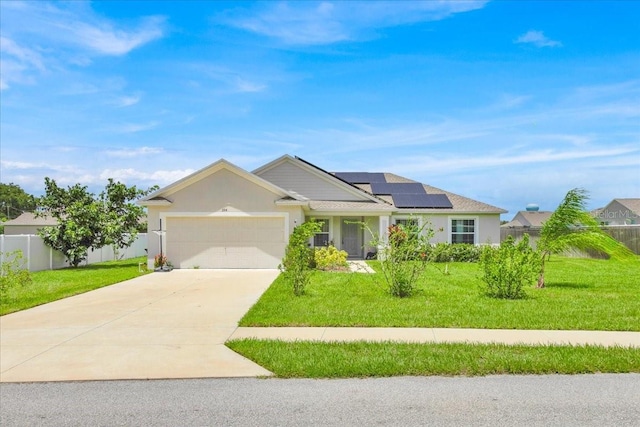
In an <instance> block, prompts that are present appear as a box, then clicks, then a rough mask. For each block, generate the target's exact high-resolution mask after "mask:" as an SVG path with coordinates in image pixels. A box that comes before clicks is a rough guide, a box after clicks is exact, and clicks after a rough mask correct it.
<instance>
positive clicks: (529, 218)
mask: <svg viewBox="0 0 640 427" xmlns="http://www.w3.org/2000/svg"><path fill="white" fill-rule="evenodd" d="M552 213H553V212H549V211H520V212H518V213H517V214H516V216H514V217H513V219H512V220H511V221H509V222H507V223H506V224H503V225H501V227H503V228H519V227H522V228H542V224H544V222H545V221H546V220H548V219H549V217H551V214H552Z"/></svg>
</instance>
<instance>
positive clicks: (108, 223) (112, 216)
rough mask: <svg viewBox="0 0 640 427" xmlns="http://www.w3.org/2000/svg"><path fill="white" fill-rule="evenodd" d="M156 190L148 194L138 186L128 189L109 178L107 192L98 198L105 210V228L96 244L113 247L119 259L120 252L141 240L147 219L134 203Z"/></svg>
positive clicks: (141, 209) (142, 209)
mask: <svg viewBox="0 0 640 427" xmlns="http://www.w3.org/2000/svg"><path fill="white" fill-rule="evenodd" d="M156 189H157V187H156V186H154V187H151V188H150V189H149V190H146V191H145V190H140V189H138V188H136V186H135V185H134V186H131V187H127V186H126V185H125V184H122V183H120V182H114V180H113V179H112V178H109V182H108V184H107V186H106V188H105V190H104V191H103V192H101V193H100V195H99V197H98V202H99V204H100V206H101V208H102V210H103V215H102V221H103V224H102V228H101V234H100V236H99V238H98V241H97V242H96V244H97V245H101V246H105V245H111V246H112V247H113V249H114V252H115V253H116V255H117V252H118V250H119V249H121V248H128V247H129V246H131V245H132V244H133V242H135V240H136V237H137V236H138V232H139V230H140V223H141V220H142V219H143V218H144V215H145V211H144V208H142V207H141V206H138V205H136V204H135V203H134V202H135V201H136V200H137V199H139V198H140V197H143V196H146V195H147V194H149V193H150V192H153V191H155V190H156Z"/></svg>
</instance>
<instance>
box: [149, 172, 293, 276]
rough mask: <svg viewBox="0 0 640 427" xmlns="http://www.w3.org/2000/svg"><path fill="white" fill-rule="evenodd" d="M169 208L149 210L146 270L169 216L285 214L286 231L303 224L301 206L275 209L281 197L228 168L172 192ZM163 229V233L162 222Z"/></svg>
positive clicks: (154, 207)
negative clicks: (286, 219)
mask: <svg viewBox="0 0 640 427" xmlns="http://www.w3.org/2000/svg"><path fill="white" fill-rule="evenodd" d="M167 199H169V200H171V201H172V204H171V205H169V206H149V207H148V212H147V216H148V236H149V260H148V265H149V267H150V268H151V267H153V258H154V256H155V255H156V254H158V253H159V252H160V236H159V235H158V234H157V233H155V232H154V231H157V230H159V229H160V219H162V218H163V217H164V218H166V217H168V216H169V217H171V216H209V215H224V216H230V217H231V216H242V215H245V214H268V213H278V214H282V213H285V214H287V215H286V216H287V217H288V222H289V223H288V229H289V232H291V231H292V230H293V228H294V227H295V225H296V224H300V223H302V222H303V221H304V214H303V212H302V208H301V207H300V206H277V205H276V201H277V200H279V199H281V195H279V194H276V193H274V192H272V191H269V190H267V189H266V188H263V187H261V186H259V185H257V184H255V183H253V182H251V181H249V180H247V179H245V178H244V177H241V176H239V175H237V174H235V173H233V172H231V171H229V170H227V169H222V170H219V171H217V172H215V173H213V174H211V175H210V176H208V177H206V178H204V179H202V180H200V181H198V182H195V183H193V184H191V185H189V186H187V187H185V188H183V189H181V190H178V191H176V192H174V193H171V194H170V195H168V196H167ZM162 229H163V230H166V223H165V221H163V225H162Z"/></svg>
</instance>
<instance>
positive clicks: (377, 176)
mask: <svg viewBox="0 0 640 427" xmlns="http://www.w3.org/2000/svg"><path fill="white" fill-rule="evenodd" d="M335 175H336V176H337V177H338V178H340V179H341V180H343V181H347V182H348V183H351V184H371V183H374V182H387V180H386V178H385V177H384V174H383V173H377V172H376V173H372V172H336V173H335Z"/></svg>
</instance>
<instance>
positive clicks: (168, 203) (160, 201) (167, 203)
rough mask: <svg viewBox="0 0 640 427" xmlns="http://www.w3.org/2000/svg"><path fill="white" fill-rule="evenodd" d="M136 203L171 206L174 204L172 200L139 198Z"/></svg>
mask: <svg viewBox="0 0 640 427" xmlns="http://www.w3.org/2000/svg"><path fill="white" fill-rule="evenodd" d="M136 203H137V204H138V205H140V206H171V205H172V204H173V202H172V201H170V200H138V201H137V202H136Z"/></svg>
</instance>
